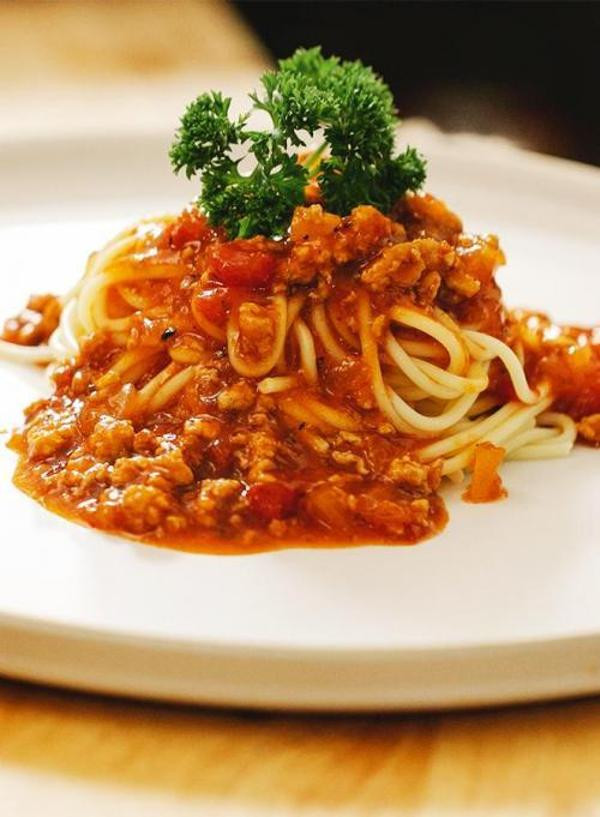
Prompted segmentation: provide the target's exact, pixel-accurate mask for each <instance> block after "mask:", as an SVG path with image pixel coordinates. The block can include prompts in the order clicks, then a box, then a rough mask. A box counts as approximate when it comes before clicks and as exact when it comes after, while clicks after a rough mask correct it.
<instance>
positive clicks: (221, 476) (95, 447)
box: [11, 196, 600, 553]
mask: <svg viewBox="0 0 600 817" xmlns="http://www.w3.org/2000/svg"><path fill="white" fill-rule="evenodd" d="M502 262H503V255H502V252H501V250H500V249H499V247H498V242H497V240H496V239H495V238H494V237H485V238H474V237H470V236H467V235H465V234H463V232H462V226H461V224H460V221H459V219H458V218H457V217H456V216H455V215H454V214H452V213H451V212H450V211H449V210H447V208H446V207H445V206H444V205H443V204H442V203H441V202H439V201H438V200H436V199H434V198H433V197H431V196H411V197H407V198H406V199H405V200H404V201H403V202H401V203H400V204H399V205H398V207H397V208H396V210H395V211H394V213H393V214H392V216H391V217H386V216H384V215H382V214H381V213H378V212H377V211H376V210H374V209H373V208H371V207H359V208H357V209H356V210H355V211H353V213H352V214H351V215H350V216H349V217H347V218H344V219H340V218H339V217H337V216H334V215H332V214H328V213H324V212H323V211H322V209H321V208H320V207H319V206H312V207H307V208H299V209H298V210H297V211H296V214H295V216H294V219H293V222H292V226H291V230H290V236H289V238H288V239H286V240H282V241H271V240H267V239H264V238H260V237H259V238H255V239H251V240H249V241H243V242H242V241H237V242H227V241H226V240H225V238H224V236H223V235H222V234H221V233H220V232H219V231H215V230H213V229H212V228H210V227H209V225H208V224H207V222H206V220H205V219H204V218H203V216H201V215H200V214H199V213H197V212H196V211H195V210H188V211H185V212H184V213H182V214H181V216H179V217H178V218H177V219H174V220H173V221H172V222H171V223H170V224H169V225H168V226H167V227H166V228H165V229H164V230H163V231H162V232H160V233H159V234H153V233H149V234H147V235H145V237H143V238H142V239H140V243H139V247H137V248H136V255H135V260H134V261H131V260H130V261H129V262H128V263H130V264H131V263H134V264H135V266H136V269H139V274H140V281H139V282H136V283H135V284H130V283H128V284H123V285H119V286H114V287H113V288H112V289H111V290H110V291H109V297H108V301H107V312H108V315H109V317H111V318H120V317H123V316H130V318H129V324H128V329H127V334H126V349H127V350H130V351H136V350H143V351H144V352H145V353H146V352H147V354H146V355H145V359H144V362H143V365H141V366H140V367H139V370H137V371H135V372H134V374H132V375H131V378H130V382H125V380H124V379H122V378H121V377H119V376H112V375H111V376H107V372H108V370H109V369H110V368H111V366H113V365H114V364H115V362H116V361H117V360H118V359H119V358H120V356H121V355H122V354H123V351H124V349H123V345H122V344H123V341H122V339H121V340H120V341H118V342H117V339H116V338H115V337H113V336H112V335H111V334H110V333H109V332H100V333H97V334H96V335H94V336H92V337H90V338H88V339H87V340H86V341H85V342H84V344H83V347H82V351H81V353H80V355H79V357H78V358H77V359H76V360H73V361H69V362H67V363H65V364H64V365H62V366H61V367H60V368H59V369H58V370H57V371H56V373H55V375H54V380H55V393H54V394H53V396H52V397H50V398H49V399H47V400H41V401H38V402H37V403H35V404H34V405H33V406H31V407H30V408H29V409H28V410H27V412H26V423H25V426H24V428H23V429H22V430H20V431H18V432H16V433H15V435H14V436H13V439H12V442H11V445H12V447H13V448H14V449H15V450H16V451H17V452H18V453H19V455H20V460H19V465H18V468H17V472H16V476H15V481H16V484H17V485H18V486H19V487H20V488H22V489H23V490H24V491H26V492H27V493H29V494H31V495H32V496H34V497H35V498H36V499H38V500H39V501H40V502H42V503H43V504H44V505H45V506H47V507H48V508H50V509H51V510H53V511H55V512H57V513H60V514H63V515H65V516H67V517H70V518H74V519H76V520H78V521H81V522H83V523H85V524H88V525H91V526H93V527H96V528H100V529H103V530H108V531H112V532H119V533H124V534H126V535H129V536H133V537H138V538H141V539H143V540H144V541H150V542H154V543H157V544H162V545H166V546H173V547H179V548H184V549H191V550H202V551H206V550H208V551H217V552H227V553H229V552H254V551H256V550H261V549H265V548H279V547H286V546H293V545H297V544H311V545H324V544H327V545H337V544H360V543H362V542H384V543H390V544H393V543H402V544H411V543H414V542H417V541H420V540H421V539H423V538H426V537H428V536H431V535H432V534H434V533H436V532H438V531H439V530H440V529H441V528H442V527H443V526H444V524H445V522H446V518H447V517H446V512H445V509H444V505H443V501H442V499H441V498H440V497H439V496H438V494H437V489H438V487H439V483H440V465H439V463H432V464H430V465H424V464H421V463H420V462H418V460H417V459H416V457H415V456H414V455H413V452H414V450H415V448H416V447H417V446H418V445H419V441H417V440H414V439H410V438H408V437H405V436H402V435H400V434H398V433H397V432H396V431H395V430H394V428H393V427H392V426H391V425H390V423H389V422H388V421H387V420H386V418H385V417H383V416H382V415H381V413H380V412H379V410H378V409H377V407H376V403H375V401H374V399H373V393H372V388H371V381H370V377H369V374H368V371H367V369H366V366H365V364H364V363H363V361H362V359H361V356H360V353H359V351H358V349H356V348H353V346H352V344H351V343H350V342H349V341H350V340H351V339H352V337H351V335H350V338H349V341H345V340H344V339H340V343H341V344H342V345H343V346H344V349H345V352H346V357H345V359H344V360H342V361H335V360H333V359H332V358H331V357H328V356H327V355H326V354H325V352H324V349H323V348H322V345H321V343H320V341H319V339H318V337H316V334H314V333H313V335H314V337H315V343H316V355H317V365H318V372H319V383H318V385H311V384H309V383H307V382H306V381H304V380H303V377H302V375H298V379H297V384H296V386H295V388H293V389H292V390H290V391H288V392H286V393H285V394H284V395H283V396H277V397H274V396H272V395H263V394H259V393H258V392H257V380H259V379H260V378H258V379H257V378H252V377H240V375H239V374H237V373H236V371H235V370H234V369H233V367H232V366H231V363H230V361H229V358H228V355H227V353H226V350H225V348H224V341H223V338H224V337H225V330H226V325H227V320H228V318H229V316H230V315H231V314H232V312H235V313H236V314H238V315H239V325H240V338H241V340H240V350H241V353H242V354H243V355H244V356H245V357H246V359H247V360H249V361H251V360H253V359H258V358H260V357H261V355H264V354H265V352H266V351H268V349H269V348H270V344H271V343H272V339H273V332H274V323H273V321H274V317H273V308H272V304H271V301H270V296H271V295H273V294H275V293H283V294H285V295H286V296H287V297H288V298H293V297H294V296H297V295H299V294H301V295H304V296H305V302H304V305H303V307H302V310H301V312H300V315H301V316H302V318H303V319H304V320H305V321H306V322H307V324H308V323H310V310H311V307H312V305H313V304H318V303H321V302H323V301H324V300H327V302H328V304H329V305H330V307H331V310H332V313H333V316H334V317H335V316H336V315H337V318H338V320H339V322H340V323H341V324H343V325H344V326H346V327H348V329H349V330H350V332H351V333H353V332H356V329H357V327H356V293H357V291H359V290H366V291H368V293H369V298H370V301H371V307H372V313H373V331H374V332H375V334H377V333H378V332H383V331H384V329H385V322H386V317H385V316H386V312H387V310H388V309H389V307H390V306H391V305H392V304H396V303H399V302H403V303H407V304H410V305H412V306H413V307H415V308H417V309H421V310H424V311H425V312H428V311H431V310H432V309H433V307H435V306H440V307H441V308H442V309H444V310H445V311H447V312H448V313H449V314H451V315H452V316H453V317H454V318H455V320H457V321H459V322H460V323H461V324H464V325H467V326H469V327H471V328H476V329H479V330H481V331H484V332H488V333H491V334H494V335H496V336H498V337H501V338H503V339H505V340H508V341H510V342H511V343H513V344H516V343H517V342H518V341H519V339H520V340H521V343H522V347H523V352H524V355H525V359H526V366H527V369H528V373H529V375H530V377H531V378H532V380H533V381H534V383H535V381H536V380H540V379H542V378H543V379H546V380H549V381H550V382H551V384H552V387H553V388H556V394H557V401H559V403H560V408H561V409H562V410H566V411H569V412H573V413H574V415H575V416H576V418H577V419H581V418H582V417H583V416H584V414H585V413H586V412H587V413H588V414H591V413H593V412H595V411H600V379H599V378H598V375H597V371H598V370H600V369H598V370H597V369H596V367H597V365H598V347H597V346H594V345H593V344H592V342H591V341H592V336H591V335H590V336H589V339H590V343H589V346H590V348H591V350H592V351H591V352H590V353H589V354H590V357H589V359H588V358H586V360H585V361H584V362H583V364H582V366H583V368H582V369H581V371H579V370H577V372H574V371H573V369H572V362H573V360H574V359H575V358H574V357H573V355H571V356H569V354H567V353H565V354H566V357H565V356H564V355H563V352H556V351H555V350H554V349H550V348H549V347H548V346H547V344H546V341H545V340H544V339H543V338H542V340H541V342H540V344H541V345H540V344H538V345H537V346H535V344H533V343H532V342H530V340H531V339H528V340H527V342H525V340H523V339H522V338H521V334H520V327H522V326H523V325H524V324H523V322H522V319H521V318H520V317H514V316H513V317H510V316H507V314H506V312H505V311H504V309H503V307H502V304H501V300H500V291H499V289H498V287H497V285H496V283H495V280H494V270H495V268H496V267H497V265H498V264H500V263H502ZM156 265H162V266H163V267H165V268H167V269H171V268H173V269H177V271H178V274H177V275H176V276H175V277H170V278H166V279H153V280H148V279H146V280H144V275H145V273H147V271H148V270H152V269H153V268H154V269H155V268H156ZM207 321H208V325H209V328H210V332H208V333H207V330H206V326H207V324H206V322H207ZM573 331H575V330H573ZM215 332H216V335H215ZM568 332H571V330H568ZM211 333H212V334H211ZM220 333H222V337H221V336H220ZM405 336H406V337H407V338H413V339H419V333H418V332H414V331H413V330H406V332H405ZM578 337H579V336H578ZM577 342H578V343H579V341H577ZM285 354H286V358H287V365H286V367H285V372H283V373H284V374H288V373H290V372H297V371H298V369H299V349H298V347H297V345H294V343H293V342H290V343H289V345H288V347H287V348H286V352H285ZM440 354H441V359H440V361H439V362H440V363H441V364H442V365H444V363H445V362H446V361H445V358H444V355H445V352H443V350H441V347H440ZM573 354H574V353H573ZM585 354H587V352H586V353H585ZM167 365H169V366H171V367H174V369H173V370H174V371H182V370H183V369H185V367H186V366H190V365H193V366H194V375H193V377H192V378H191V379H190V380H189V382H188V383H186V385H185V387H184V388H183V389H182V390H181V391H180V392H179V393H178V394H177V396H176V398H175V399H173V400H172V401H171V402H169V403H168V404H166V405H164V406H161V407H160V409H158V410H156V411H148V410H147V409H145V410H144V411H142V410H140V407H139V405H138V403H137V402H136V400H137V397H136V394H137V393H138V392H139V391H140V390H141V389H143V387H144V385H145V384H147V383H148V382H150V380H151V379H152V378H153V377H154V376H155V375H156V374H157V373H159V372H161V371H162V370H164V368H165V367H166V366H167ZM586 366H587V367H591V368H586ZM590 373H591V374H590ZM580 376H581V377H582V378H583V381H581V382H584V391H583V392H582V391H581V383H580V381H579V380H577V379H575V380H574V379H573V378H577V377H580ZM492 390H494V391H496V393H498V394H499V395H502V396H504V397H506V399H508V398H509V397H510V395H508V393H507V394H506V395H504V392H508V387H507V385H506V381H505V378H504V377H503V375H502V372H501V371H500V370H498V372H497V373H496V375H495V378H494V381H493V385H492ZM582 395H583V396H582ZM313 400H318V401H320V402H321V403H325V404H326V405H327V406H330V407H331V408H334V409H336V410H340V411H343V412H345V415H347V417H348V418H350V420H351V422H352V423H353V428H356V430H355V431H335V430H333V431H332V429H331V428H327V427H325V428H323V427H320V425H319V423H318V422H317V421H315V423H312V422H310V421H309V422H306V421H304V420H302V419H298V418H296V419H294V410H295V409H298V408H300V409H301V410H305V409H307V408H310V405H311V401H313ZM285 401H287V403H285ZM286 407H287V411H286V410H285V409H286ZM588 409H589V411H588Z"/></svg>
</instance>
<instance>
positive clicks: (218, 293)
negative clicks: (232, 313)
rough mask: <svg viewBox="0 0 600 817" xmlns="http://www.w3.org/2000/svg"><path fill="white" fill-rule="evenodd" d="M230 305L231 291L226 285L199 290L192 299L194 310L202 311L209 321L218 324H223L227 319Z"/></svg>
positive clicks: (194, 311)
mask: <svg viewBox="0 0 600 817" xmlns="http://www.w3.org/2000/svg"><path fill="white" fill-rule="evenodd" d="M229 306H230V304H229V291H228V289H227V288H226V287H217V288H215V289H205V290H199V291H198V292H196V294H195V295H194V297H193V299H192V312H193V313H194V314H196V311H198V312H200V313H202V315H203V317H205V318H206V320H207V321H210V322H211V323H214V324H217V326H222V325H223V324H224V323H225V321H226V320H227V313H228V311H229Z"/></svg>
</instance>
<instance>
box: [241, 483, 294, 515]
mask: <svg viewBox="0 0 600 817" xmlns="http://www.w3.org/2000/svg"><path fill="white" fill-rule="evenodd" d="M247 497H248V505H249V506H250V510H251V511H252V512H253V513H254V514H256V516H259V517H260V518H261V519H263V520H264V521H265V522H270V521H271V520H272V519H284V518H285V517H286V516H291V515H292V514H293V513H295V511H296V506H297V504H298V492H297V491H296V490H295V489H294V488H292V487H291V486H290V485H286V484H285V483H284V482H259V483H257V484H256V485H252V486H251V487H250V488H249V490H248V494H247Z"/></svg>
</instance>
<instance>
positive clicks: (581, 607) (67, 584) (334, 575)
mask: <svg viewBox="0 0 600 817" xmlns="http://www.w3.org/2000/svg"><path fill="white" fill-rule="evenodd" d="M425 141H426V143H427V144H426V145H425V147H426V150H427V152H428V154H429V158H430V181H429V188H430V189H431V190H432V191H435V192H436V193H438V194H439V195H441V196H443V197H445V198H446V199H447V200H448V201H449V202H450V203H451V205H452V206H454V207H455V209H456V210H457V211H458V212H459V213H461V214H462V215H463V216H464V219H465V223H466V224H467V225H468V227H469V228H470V229H473V230H479V231H494V232H497V233H499V234H500V235H501V236H502V241H503V246H504V247H505V249H506V251H507V254H508V258H509V266H508V268H507V269H506V270H504V271H502V272H501V274H500V281H501V283H502V285H503V287H504V290H505V294H506V298H507V301H508V302H510V303H512V304H515V305H517V304H519V305H523V306H531V307H538V308H543V309H547V310H550V311H552V312H553V314H554V315H555V316H556V318H558V319H560V320H564V321H578V322H580V323H586V322H589V323H593V322H598V321H599V320H600V269H599V266H600V263H599V255H600V253H599V250H600V242H599V230H598V224H599V216H600V172H598V171H597V170H593V169H591V168H586V167H583V166H577V165H573V164H569V163H566V162H561V161H558V160H552V159H547V158H542V157H539V156H534V155H531V154H526V153H522V152H518V151H516V150H514V149H507V148H506V147H503V146H501V145H495V144H493V143H492V144H491V145H490V143H487V142H485V141H483V140H473V139H463V138H458V139H456V138H454V139H448V138H443V137H440V136H436V135H435V134H433V135H432V134H428V135H427V138H426V139H425ZM167 143H168V137H167V136H165V135H162V134H156V135H151V134H150V135H149V134H146V135H142V136H126V135H124V136H122V137H117V136H113V137H110V138H108V137H107V138H104V139H94V140H93V139H91V138H90V139H87V138H78V139H73V140H70V141H69V140H66V139H62V140H59V139H56V140H48V141H46V142H37V143H36V142H30V143H17V142H15V143H12V144H9V143H4V144H3V145H2V146H1V148H2V149H1V150H0V178H1V179H2V184H3V195H2V199H1V201H0V258H2V266H3V269H2V275H3V282H4V285H3V295H2V312H3V313H6V314H10V312H11V310H13V309H15V308H16V307H17V306H18V305H19V304H20V303H21V302H22V300H23V299H24V297H25V296H26V294H27V293H28V292H30V291H47V290H51V291H60V290H62V289H66V288H67V287H68V286H69V284H70V283H72V282H73V281H74V280H75V279H76V278H77V277H78V276H79V274H80V272H81V268H82V264H83V261H84V259H85V257H86V255H87V253H88V252H89V251H90V250H91V249H93V248H94V247H97V246H98V245H99V244H100V243H101V242H102V241H104V240H105V239H107V238H108V237H109V236H110V235H111V234H112V233H113V232H114V230H115V229H117V228H118V227H120V226H121V225H123V224H124V223H126V222H127V221H129V220H135V219H137V218H138V217H139V216H140V215H142V214H143V213H147V212H152V211H161V210H163V209H177V208H178V207H180V206H181V205H182V203H183V202H184V201H185V200H186V199H187V198H190V197H191V196H192V194H193V189H192V187H191V186H190V185H188V184H186V183H184V182H180V181H177V180H175V179H174V178H173V177H172V175H171V173H170V171H169V167H168V161H167V158H166V145H167ZM1 387H2V398H3V399H2V404H1V409H0V425H1V426H4V427H10V426H11V425H13V424H15V423H16V422H18V420H19V417H20V410H21V408H22V406H23V405H25V404H26V403H27V402H28V401H29V400H31V399H34V398H35V397H36V396H37V395H38V393H39V390H40V388H42V386H41V379H40V377H39V376H37V375H36V374H34V373H32V372H30V371H24V370H22V369H18V368H16V367H12V366H10V365H7V364H3V366H2V384H1ZM13 464H14V463H13V457H12V455H11V454H10V453H9V452H7V451H4V450H3V451H2V452H1V454H0V469H1V473H0V520H1V527H0V530H1V534H0V539H1V544H0V671H2V672H4V673H6V674H9V675H14V676H18V677H23V678H30V679H35V680H40V681H45V682H50V683H58V684H66V685H72V686H76V687H83V688H87V689H95V690H103V691H108V692H116V693H125V694H133V695H141V696H152V697H160V698H169V699H177V700H187V701H198V702H208V703H217V704H239V705H251V706H277V707H289V708H330V709H361V708H362V709H370V708H372V709H384V708H425V707H441V706H444V707H446V706H463V705H475V704H481V703H489V702H507V701H514V700H531V699H537V698H545V697H551V696H560V695H570V694H580V693H588V692H596V691H600V590H599V589H600V523H599V514H600V510H599V506H600V452H594V451H592V450H589V449H584V448H582V447H578V448H577V450H576V451H575V452H574V453H573V455H572V456H571V457H570V458H569V459H566V460H555V461H549V462H531V463H527V462H525V463H520V462H519V463H511V464H508V465H507V466H506V467H505V468H504V469H503V477H504V480H505V483H506V485H507V487H508V489H509V492H510V497H509V498H508V500H506V501H504V502H500V503H497V504H492V505H487V506H473V505H467V504H464V503H462V502H461V501H460V500H459V498H458V491H455V493H454V495H452V492H451V491H448V493H447V497H448V503H449V511H450V522H449V525H448V527H447V529H446V531H445V532H444V533H443V534H442V535H440V536H438V537H437V538H434V539H432V540H431V541H428V542H425V543H423V544H421V545H418V546H417V547H414V548H403V547H362V548H354V549H348V550H344V549H342V550H310V549H295V550H288V551H283V552H278V553H265V554H260V555H254V556H245V557H237V556H236V557H217V556H204V555H190V554H184V553H178V552H174V551H169V550H164V549H159V548H154V547H149V546H144V545H138V544H134V543H131V542H129V541H125V540H121V539H119V538H116V537H110V536H106V535H103V534H101V533H98V532H95V531H91V530H87V529H84V528H82V527H78V526H76V525H74V524H71V523H69V522H66V521H65V520H63V519H60V518H58V517H56V516H53V515H52V514H50V513H47V512H46V511H44V510H43V509H42V508H40V507H39V506H38V505H36V504H35V503H34V502H32V501H31V500H29V499H28V498H26V497H25V496H23V495H22V494H20V493H19V492H18V491H17V490H16V489H15V488H14V487H13V486H12V485H11V482H10V475H11V473H12V469H13Z"/></svg>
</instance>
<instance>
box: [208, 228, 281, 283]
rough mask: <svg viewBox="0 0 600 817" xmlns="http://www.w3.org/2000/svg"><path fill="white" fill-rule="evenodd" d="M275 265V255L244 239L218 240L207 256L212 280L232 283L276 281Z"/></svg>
mask: <svg viewBox="0 0 600 817" xmlns="http://www.w3.org/2000/svg"><path fill="white" fill-rule="evenodd" d="M275 267H276V259H275V256H274V255H272V254H271V253H269V252H264V251H263V250H257V249H256V244H255V243H254V242H253V241H246V240H244V239H238V240H236V241H229V242H227V243H226V244H218V245H217V246H215V247H214V249H213V250H212V252H211V253H210V254H209V256H208V268H209V272H210V276H211V278H212V279H213V281H217V282H218V283H220V284H224V285H225V286H230V287H250V288H251V289H263V288H264V287H267V286H269V284H270V283H271V282H272V281H273V277H274V276H275Z"/></svg>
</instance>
